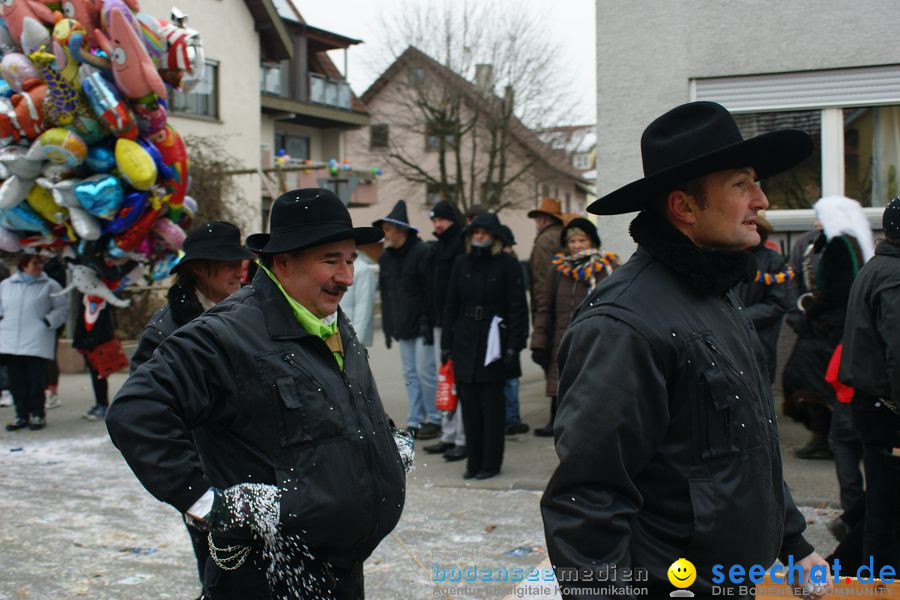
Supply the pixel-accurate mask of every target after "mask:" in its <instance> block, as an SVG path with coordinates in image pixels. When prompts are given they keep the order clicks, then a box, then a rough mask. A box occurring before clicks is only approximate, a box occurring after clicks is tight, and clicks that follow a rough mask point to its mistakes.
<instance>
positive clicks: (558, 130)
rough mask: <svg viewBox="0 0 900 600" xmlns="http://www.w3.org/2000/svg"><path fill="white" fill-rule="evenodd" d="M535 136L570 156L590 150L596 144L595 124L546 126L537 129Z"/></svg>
mask: <svg viewBox="0 0 900 600" xmlns="http://www.w3.org/2000/svg"><path fill="white" fill-rule="evenodd" d="M537 136H538V137H539V138H541V140H542V141H543V142H544V143H545V144H548V145H549V146H550V147H551V148H554V149H556V150H562V151H563V152H565V153H566V154H568V155H570V156H571V155H573V154H581V153H584V152H590V151H591V150H593V149H594V148H595V147H596V146H597V126H596V125H563V126H561V127H548V128H547V129H542V130H540V131H538V132H537Z"/></svg>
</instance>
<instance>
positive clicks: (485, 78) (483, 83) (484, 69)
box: [475, 65, 494, 94]
mask: <svg viewBox="0 0 900 600" xmlns="http://www.w3.org/2000/svg"><path fill="white" fill-rule="evenodd" d="M475 89H476V90H478V91H479V92H480V93H482V94H493V93H494V66H493V65H475Z"/></svg>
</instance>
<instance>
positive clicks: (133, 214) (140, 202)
mask: <svg viewBox="0 0 900 600" xmlns="http://www.w3.org/2000/svg"><path fill="white" fill-rule="evenodd" d="M145 208H147V192H131V193H130V194H128V196H126V197H125V202H123V203H122V208H120V209H119V214H118V215H116V218H115V219H113V220H112V221H111V222H110V223H108V224H107V225H106V226H105V227H104V228H103V233H121V232H123V231H125V230H126V229H128V228H129V227H131V226H132V225H134V224H135V223H136V222H137V220H138V219H140V218H141V215H143V214H144V209H145Z"/></svg>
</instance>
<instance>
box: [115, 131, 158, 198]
mask: <svg viewBox="0 0 900 600" xmlns="http://www.w3.org/2000/svg"><path fill="white" fill-rule="evenodd" d="M115 153H116V167H118V169H119V173H121V174H122V177H124V178H125V180H126V181H128V183H129V184H131V187H133V188H134V189H136V190H149V189H150V188H151V187H152V186H153V184H154V182H156V163H154V162H153V158H152V157H151V156H150V155H149V154H148V153H147V151H146V150H144V149H143V148H141V145H140V144H138V143H137V142H133V141H131V140H129V139H127V138H119V139H118V140H116V152H115Z"/></svg>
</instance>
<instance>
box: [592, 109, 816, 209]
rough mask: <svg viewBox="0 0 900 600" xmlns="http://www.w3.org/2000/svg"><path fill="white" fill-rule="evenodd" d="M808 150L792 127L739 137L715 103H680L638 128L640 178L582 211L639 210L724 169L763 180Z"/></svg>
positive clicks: (801, 134) (810, 146)
mask: <svg viewBox="0 0 900 600" xmlns="http://www.w3.org/2000/svg"><path fill="white" fill-rule="evenodd" d="M812 150H813V143H812V139H811V138H810V137H809V135H808V134H806V133H805V132H803V131H800V130H798V129H780V130H777V131H770V132H768V133H764V134H762V135H758V136H756V137H754V138H750V139H748V140H745V139H744V138H743V137H742V136H741V131H740V129H738V126H737V123H735V121H734V117H732V116H731V113H729V112H728V110H726V109H725V107H724V106H722V105H720V104H716V103H715V102H690V103H688V104H682V105H681V106H677V107H675V108H673V109H672V110H670V111H669V112H667V113H666V114H664V115H663V116H661V117H659V118H658V119H656V120H655V121H653V122H652V123H650V125H648V126H647V128H646V129H645V130H644V134H643V135H642V136H641V157H642V158H643V163H644V178H643V179H639V180H637V181H633V182H632V183H629V184H628V185H626V186H624V187H621V188H619V189H618V190H616V191H614V192H612V193H610V194H607V195H606V196H603V197H602V198H600V199H599V200H596V201H594V202H593V203H592V204H591V205H590V206H588V212H591V213H594V214H595V215H617V214H622V213H629V212H633V211H636V210H643V209H645V208H647V207H648V206H649V203H650V200H651V199H652V198H653V196H654V195H655V194H659V193H663V192H666V191H668V190H670V189H672V188H673V187H674V186H677V185H679V184H681V183H684V182H686V181H690V180H691V179H694V178H696V177H700V176H702V175H708V174H710V173H714V172H716V171H723V170H725V169H740V168H743V167H753V168H754V169H755V170H756V176H757V177H758V178H759V179H763V178H765V177H770V176H772V175H777V174H778V173H781V172H782V171H786V170H787V169H790V168H791V167H793V166H794V165H796V164H797V163H799V162H800V161H802V160H803V159H805V158H806V157H807V156H809V155H810V154H811V153H812Z"/></svg>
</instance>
